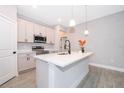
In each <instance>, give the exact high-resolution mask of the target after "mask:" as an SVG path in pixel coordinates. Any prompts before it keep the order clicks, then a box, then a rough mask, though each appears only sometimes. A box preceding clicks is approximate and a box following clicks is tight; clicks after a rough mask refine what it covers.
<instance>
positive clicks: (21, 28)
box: [17, 19, 26, 42]
mask: <svg viewBox="0 0 124 93" xmlns="http://www.w3.org/2000/svg"><path fill="white" fill-rule="evenodd" d="M17 23H18V42H25V41H26V38H25V37H26V34H25V32H26V29H25V28H26V21H25V20H22V19H18V22H17Z"/></svg>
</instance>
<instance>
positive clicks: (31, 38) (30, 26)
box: [26, 21, 34, 42]
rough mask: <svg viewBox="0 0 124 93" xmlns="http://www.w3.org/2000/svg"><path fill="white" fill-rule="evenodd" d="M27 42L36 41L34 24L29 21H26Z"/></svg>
mask: <svg viewBox="0 0 124 93" xmlns="http://www.w3.org/2000/svg"><path fill="white" fill-rule="evenodd" d="M26 41H27V42H33V41H34V32H33V23H32V22H29V21H26Z"/></svg>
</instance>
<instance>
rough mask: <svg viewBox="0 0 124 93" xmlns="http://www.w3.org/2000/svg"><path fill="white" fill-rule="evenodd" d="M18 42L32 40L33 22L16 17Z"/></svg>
mask: <svg viewBox="0 0 124 93" xmlns="http://www.w3.org/2000/svg"><path fill="white" fill-rule="evenodd" d="M18 42H33V23H32V22H29V21H25V20H23V19H19V18H18Z"/></svg>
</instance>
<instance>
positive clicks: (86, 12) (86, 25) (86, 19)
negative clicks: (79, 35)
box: [85, 5, 87, 30]
mask: <svg viewBox="0 0 124 93" xmlns="http://www.w3.org/2000/svg"><path fill="white" fill-rule="evenodd" d="M85 30H87V5H85Z"/></svg>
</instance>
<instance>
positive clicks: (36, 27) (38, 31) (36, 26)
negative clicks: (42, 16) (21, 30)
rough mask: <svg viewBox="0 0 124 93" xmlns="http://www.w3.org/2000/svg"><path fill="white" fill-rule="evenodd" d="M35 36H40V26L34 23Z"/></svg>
mask: <svg viewBox="0 0 124 93" xmlns="http://www.w3.org/2000/svg"><path fill="white" fill-rule="evenodd" d="M34 34H35V35H40V25H39V24H35V23H34Z"/></svg>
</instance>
